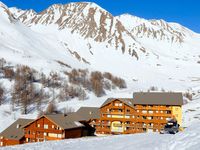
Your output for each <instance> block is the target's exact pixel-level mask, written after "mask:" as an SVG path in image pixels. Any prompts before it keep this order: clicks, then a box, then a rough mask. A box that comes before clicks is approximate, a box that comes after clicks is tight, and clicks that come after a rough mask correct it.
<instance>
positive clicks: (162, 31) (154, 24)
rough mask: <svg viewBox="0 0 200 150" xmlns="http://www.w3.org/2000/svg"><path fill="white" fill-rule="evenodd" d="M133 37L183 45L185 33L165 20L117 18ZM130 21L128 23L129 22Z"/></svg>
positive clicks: (128, 16) (127, 15) (132, 17)
mask: <svg viewBox="0 0 200 150" xmlns="http://www.w3.org/2000/svg"><path fill="white" fill-rule="evenodd" d="M117 18H118V19H119V20H120V21H121V22H125V23H124V25H125V27H126V28H127V29H128V31H129V32H131V33H132V34H133V35H135V36H137V37H138V38H143V37H147V38H153V39H155V40H158V41H162V40H163V41H165V42H170V43H178V44H181V43H183V42H184V38H185V36H186V35H185V33H184V32H180V31H178V30H176V29H174V28H173V25H172V24H169V23H167V22H166V21H164V20H145V19H142V18H138V17H135V16H131V15H129V14H125V15H121V16H119V17H117ZM127 20H128V21H127Z"/></svg>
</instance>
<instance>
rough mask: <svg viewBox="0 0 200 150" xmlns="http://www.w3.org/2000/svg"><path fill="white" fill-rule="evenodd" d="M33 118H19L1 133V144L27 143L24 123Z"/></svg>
mask: <svg viewBox="0 0 200 150" xmlns="http://www.w3.org/2000/svg"><path fill="white" fill-rule="evenodd" d="M32 121H33V120H31V119H18V120H17V121H15V122H14V123H13V124H11V125H10V126H9V127H8V128H7V129H5V130H4V131H3V132H1V133H0V146H9V145H16V144H23V143H25V137H24V128H23V127H24V125H26V124H28V123H30V122H32Z"/></svg>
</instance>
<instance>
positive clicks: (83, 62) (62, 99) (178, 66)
mask: <svg viewBox="0 0 200 150" xmlns="http://www.w3.org/2000/svg"><path fill="white" fill-rule="evenodd" d="M0 41H1V42H0V59H1V61H0V90H1V88H2V89H4V94H3V96H2V97H1V94H0V99H1V98H2V100H0V131H2V130H3V129H5V128H6V127H7V126H9V125H10V124H11V123H12V122H13V121H14V120H16V119H17V118H18V117H25V118H36V117H37V115H38V114H39V113H41V112H42V111H45V110H46V109H47V107H48V104H49V103H51V102H52V101H53V102H54V103H55V105H56V106H57V109H58V110H59V111H65V109H66V108H68V109H70V111H72V110H73V111H75V110H77V109H78V108H79V107H81V106H97V107H98V106H100V105H101V104H102V103H103V102H104V101H105V100H106V99H107V98H109V97H128V98H131V97H132V94H133V92H134V91H148V90H152V91H166V92H168V91H179V92H183V94H184V96H185V97H184V100H185V101H184V102H185V103H187V102H189V103H188V104H186V105H185V106H184V114H185V116H184V123H185V125H184V126H186V127H187V126H189V125H190V124H191V123H192V121H196V120H199V115H198V114H199V111H200V110H199V109H200V107H199V106H198V103H199V93H200V86H199V84H200V69H199V67H200V51H199V50H200V34H198V33H195V32H193V31H191V30H190V29H187V28H186V27H184V26H182V25H180V24H177V23H169V22H166V21H164V20H146V19H143V18H138V17H136V16H132V15H129V14H123V15H121V16H113V15H112V14H111V13H109V12H108V11H106V10H105V9H103V8H101V7H100V6H98V5H96V4H94V3H89V2H79V3H69V4H66V5H60V4H55V5H52V6H50V7H49V8H47V9H46V10H44V11H42V12H39V13H37V12H35V11H34V10H21V9H18V8H8V7H7V6H6V5H5V4H3V3H1V2H0ZM21 81H23V82H25V83H24V84H26V85H27V87H26V90H24V89H23V88H24V87H23V86H22V84H20V83H22V82H21ZM20 90H21V91H22V90H24V91H25V92H27V93H31V94H32V98H29V99H26V102H28V103H22V102H23V100H24V99H23V98H22V97H23V95H19V94H18V93H20V92H16V91H20ZM30 91H31V92H30ZM190 100H193V101H192V102H191V101H190ZM21 101H22V102H21ZM191 120H192V121H191ZM188 132H189V131H188ZM186 133H187V132H186ZM181 134H182V133H180V135H181ZM134 136H136V137H137V136H138V138H141V140H142V136H143V135H134ZM134 136H133V137H134ZM140 136H141V137H140ZM148 136H149V138H151V136H153V139H154V138H157V136H158V135H156V134H155V135H148ZM154 136H155V137H154ZM161 136H162V135H161ZM178 136H179V135H177V137H178ZM128 137H129V136H124V137H119V139H120V138H124V140H126V138H128ZM159 137H160V136H159ZM109 138H110V137H108V139H109ZM166 138H171V137H170V136H168V135H166ZM95 139H96V138H94V141H95ZM100 140H104V138H102V139H100ZM113 140H115V139H113ZM116 140H118V137H116ZM76 141H79V140H76ZM81 141H82V139H81ZM83 141H84V139H83ZM86 141H87V139H86ZM89 141H90V140H88V142H89ZM63 142H65V141H63ZM66 142H67V141H66ZM69 143H70V141H69ZM71 143H72V144H73V142H71ZM75 143H76V142H75ZM97 143H98V142H97ZM111 143H112V140H111ZM49 144H51V143H49ZM61 144H62V142H61ZM119 144H120V143H119ZM55 145H56V144H55ZM35 146H37V144H36V145H35ZM66 146H68V145H66ZM74 146H76V144H75V145H74ZM44 147H45V146H44ZM72 147H73V145H72ZM119 147H120V145H119Z"/></svg>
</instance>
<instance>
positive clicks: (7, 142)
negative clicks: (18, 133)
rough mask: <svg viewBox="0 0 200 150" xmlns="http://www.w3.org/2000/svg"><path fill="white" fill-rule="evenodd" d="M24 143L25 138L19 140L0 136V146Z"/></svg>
mask: <svg viewBox="0 0 200 150" xmlns="http://www.w3.org/2000/svg"><path fill="white" fill-rule="evenodd" d="M23 143H25V138H22V139H20V140H15V139H7V138H3V137H2V138H1V139H0V146H12V145H18V144H23Z"/></svg>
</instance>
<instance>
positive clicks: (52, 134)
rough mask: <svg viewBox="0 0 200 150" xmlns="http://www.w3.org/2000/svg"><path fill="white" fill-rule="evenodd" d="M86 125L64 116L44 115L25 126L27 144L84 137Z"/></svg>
mask: <svg viewBox="0 0 200 150" xmlns="http://www.w3.org/2000/svg"><path fill="white" fill-rule="evenodd" d="M83 129H84V125H83V124H81V123H80V122H79V121H76V119H73V117H71V118H70V117H69V115H64V114H51V115H43V116H41V117H40V118H38V119H36V120H34V121H32V122H30V123H28V124H27V125H25V126H24V131H25V139H26V143H29V142H40V141H48V140H62V139H67V138H78V137H82V136H83Z"/></svg>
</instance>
